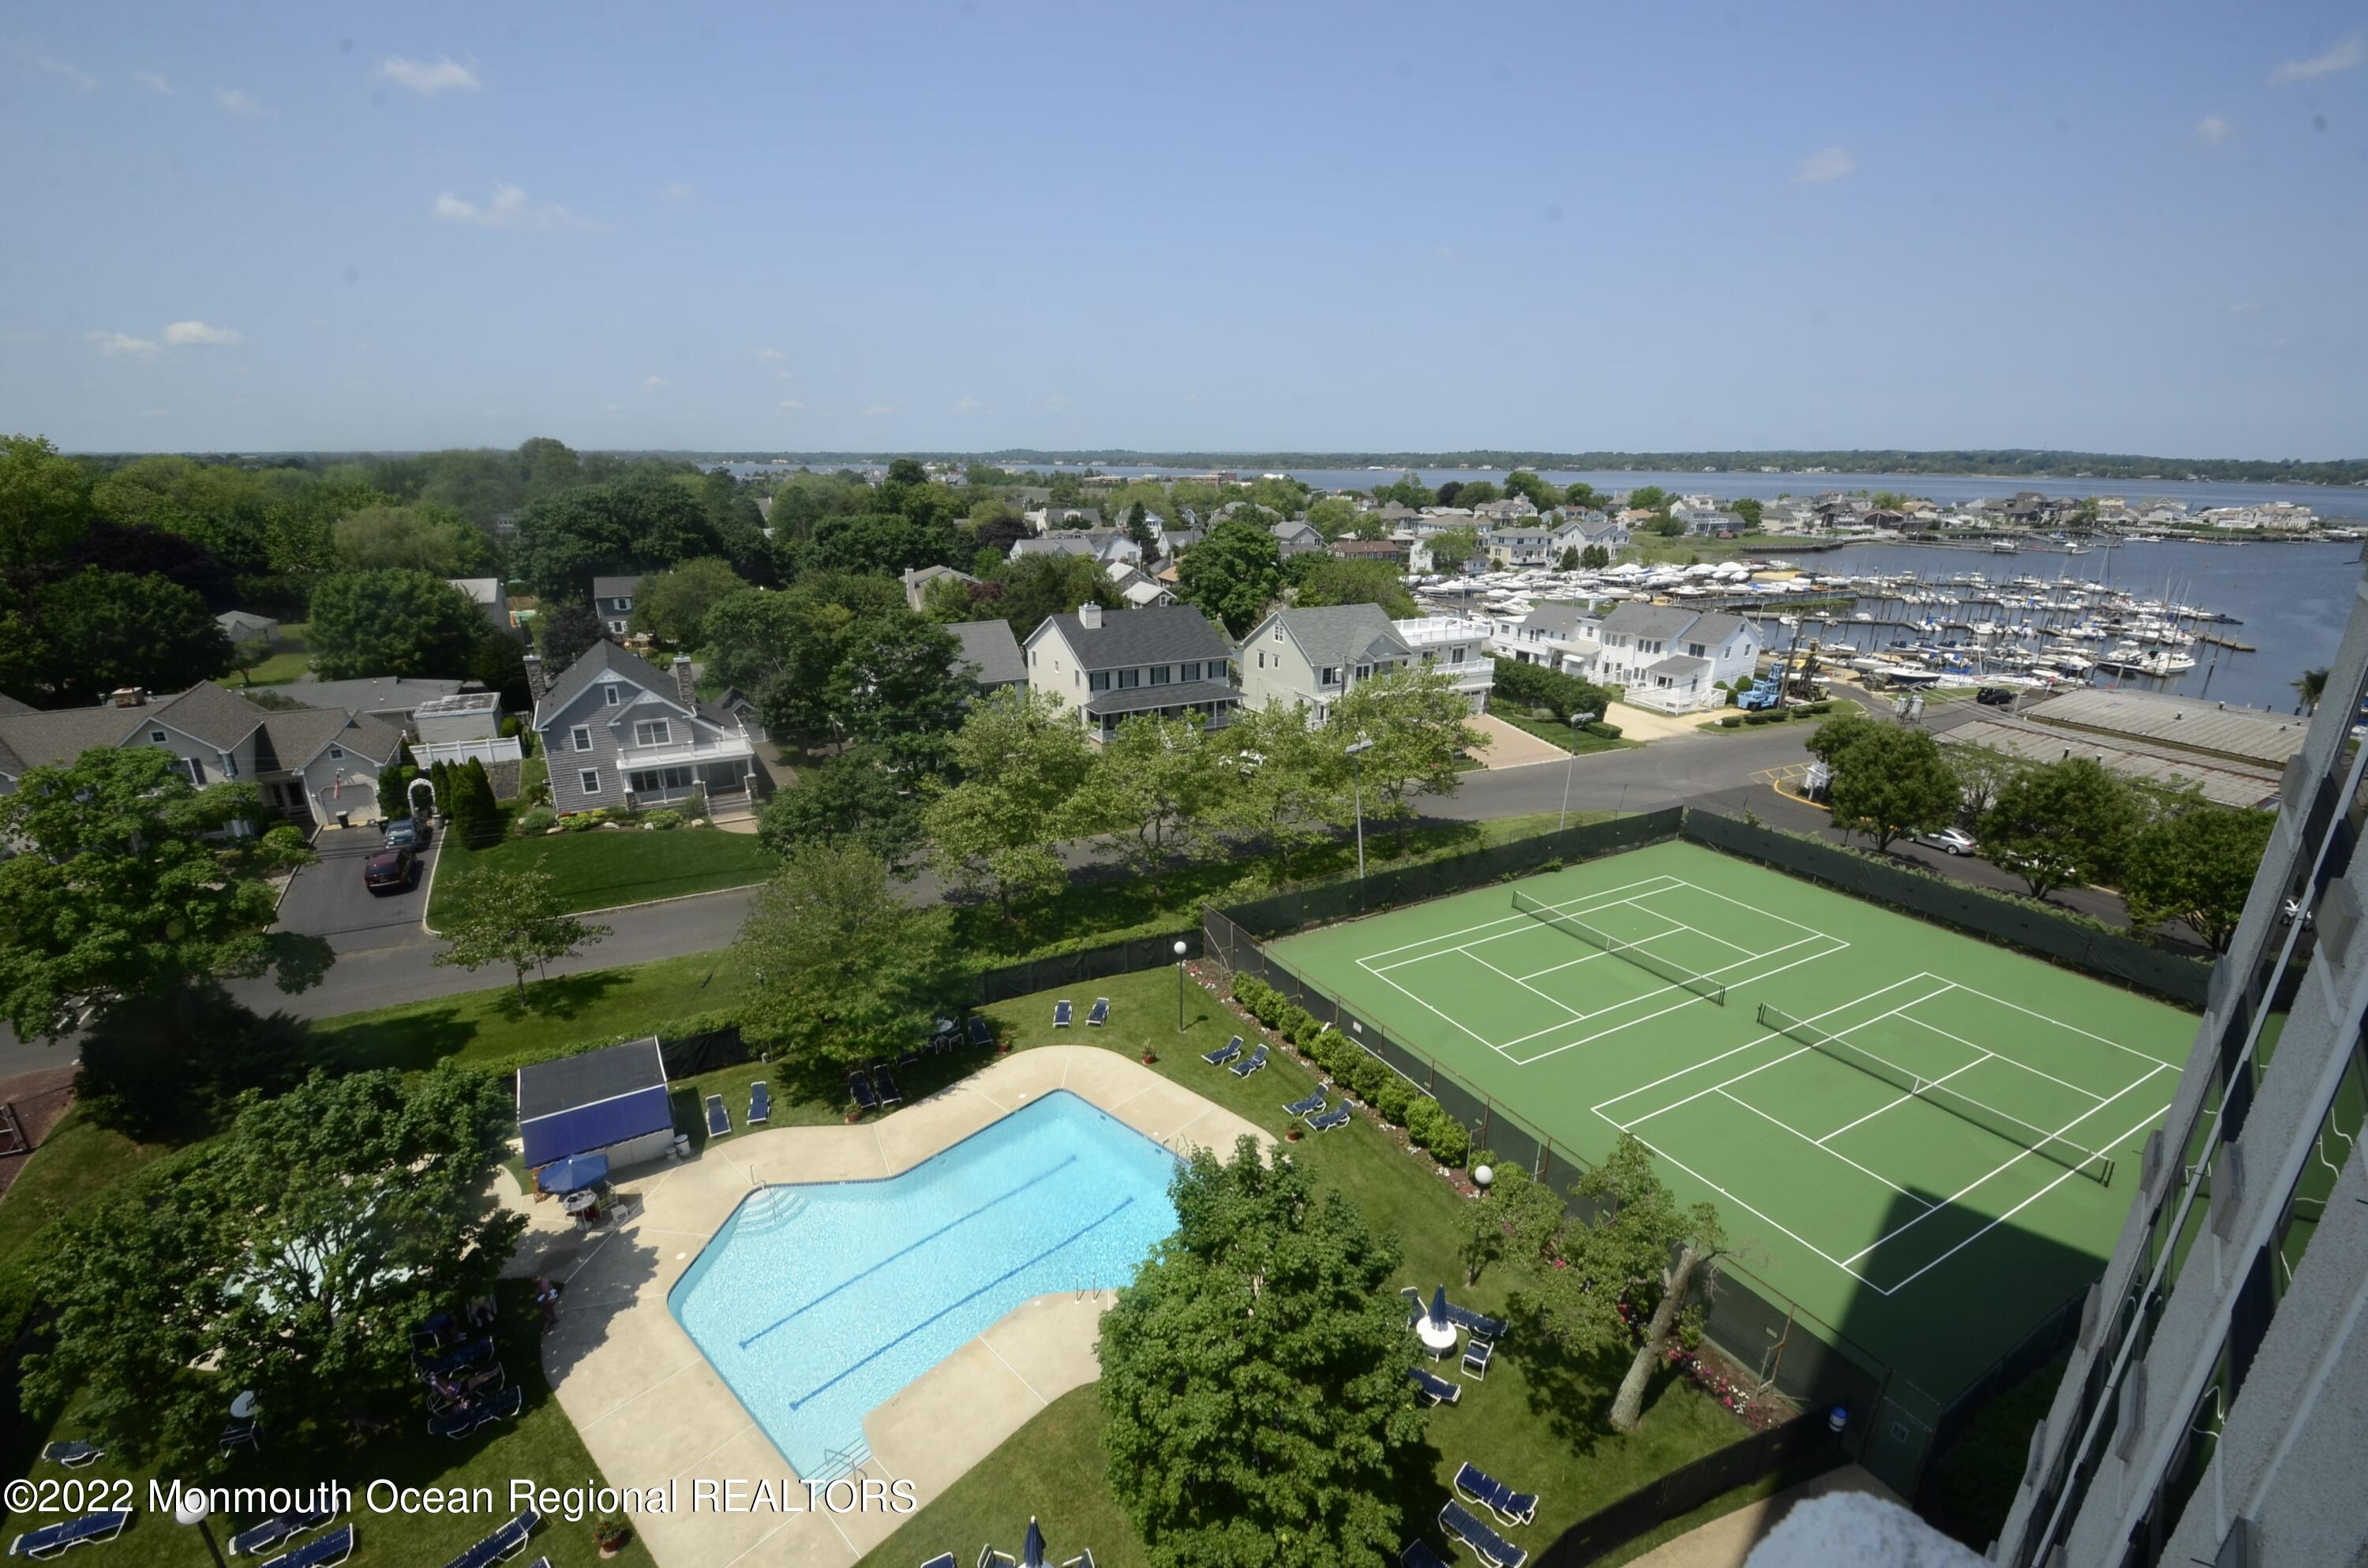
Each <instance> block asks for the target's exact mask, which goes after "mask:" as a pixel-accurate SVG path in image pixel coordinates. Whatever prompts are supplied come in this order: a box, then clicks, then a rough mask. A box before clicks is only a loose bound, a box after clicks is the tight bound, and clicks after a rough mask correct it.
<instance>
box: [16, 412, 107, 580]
mask: <svg viewBox="0 0 2368 1568" xmlns="http://www.w3.org/2000/svg"><path fill="white" fill-rule="evenodd" d="M90 519H91V504H90V481H89V480H88V479H87V478H85V476H84V474H83V471H82V465H81V464H80V463H78V462H76V461H74V460H73V459H72V458H69V457H64V456H62V455H61V454H60V453H59V451H58V449H57V448H55V447H53V446H51V444H50V442H49V438H48V437H43V436H0V569H5V570H8V571H18V570H22V569H23V568H26V567H28V566H44V565H47V564H49V563H50V562H54V561H61V560H63V559H64V558H65V556H66V554H67V553H68V552H69V551H72V550H73V549H74V544H75V542H76V541H77V540H80V539H81V538H82V536H83V530H84V529H85V528H87V527H88V526H89V524H90Z"/></svg>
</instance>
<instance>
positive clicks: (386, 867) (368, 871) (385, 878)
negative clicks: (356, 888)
mask: <svg viewBox="0 0 2368 1568" xmlns="http://www.w3.org/2000/svg"><path fill="white" fill-rule="evenodd" d="M417 865H418V858H417V857H416V856H415V855H413V854H412V852H411V851H410V850H408V849H381V850H380V851H379V852H378V853H377V854H375V855H373V856H371V857H370V858H369V859H367V860H365V861H363V862H362V886H364V887H366V888H368V889H370V892H402V891H403V890H404V889H405V888H408V887H409V886H410V885H411V873H412V872H413V870H414V869H416V867H417Z"/></svg>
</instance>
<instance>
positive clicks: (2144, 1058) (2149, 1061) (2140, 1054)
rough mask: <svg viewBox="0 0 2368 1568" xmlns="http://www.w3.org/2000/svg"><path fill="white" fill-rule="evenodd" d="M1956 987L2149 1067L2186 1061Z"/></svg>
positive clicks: (1984, 993) (1977, 992) (1987, 995)
mask: <svg viewBox="0 0 2368 1568" xmlns="http://www.w3.org/2000/svg"><path fill="white" fill-rule="evenodd" d="M1958 989H1960V990H1962V991H1964V992H1965V993H1966V994H1968V995H1973V996H1979V997H1980V998H1982V999H1983V1000H1984V1001H1986V1002H1995V1003H1997V1004H1998V1006H2001V1007H2012V1008H2013V1009H2014V1010H2015V1011H2016V1012H2018V1013H2021V1014H2022V1015H2023V1016H2024V1017H2031V1018H2037V1019H2038V1020H2039V1021H2040V1022H2041V1023H2043V1024H2054V1025H2055V1027H2056V1028H2059V1029H2070V1030H2071V1031H2072V1032H2073V1033H2074V1034H2077V1035H2087V1036H2088V1038H2089V1039H2090V1040H2095V1041H2096V1042H2097V1043H2098V1044H2100V1045H2110V1046H2112V1048H2113V1049H2114V1050H2115V1051H2128V1052H2129V1053H2130V1054H2131V1055H2132V1056H2135V1057H2136V1058H2137V1059H2138V1060H2139V1061H2141V1062H2145V1063H2146V1065H2147V1066H2149V1067H2179V1066H2182V1065H2184V1064H2185V1062H2186V1059H2185V1058H2184V1057H2182V1058H2180V1060H2179V1061H2178V1062H2165V1061H2164V1060H2163V1059H2162V1058H2161V1057H2159V1056H2149V1055H2147V1054H2146V1052H2145V1051H2140V1050H2139V1049H2138V1048H2137V1047H2136V1046H2134V1045H2123V1043H2122V1042H2121V1041H2120V1040H2107V1039H2106V1038H2105V1037H2104V1036H2103V1035H2100V1034H2092V1033H2090V1032H2089V1030H2087V1029H2084V1028H2081V1027H2080V1026H2079V1025H2078V1024H2067V1023H2066V1022H2065V1021H2064V1020H2063V1019H2061V1018H2055V1017H2049V1016H2048V1015H2046V1014H2045V1013H2040V1012H2034V1011H2032V1009H2031V1008H2029V1007H2026V1006H2022V1004H2021V1003H2020V1002H2009V1001H2008V1000H2007V999H2006V998H2005V997H2003V996H1993V995H1991V994H1989V993H1988V992H1987V991H1976V990H1975V989H1974V988H1973V987H1972V986H1970V985H1965V986H1960V987H1959V988H1958ZM2153 1076H2154V1074H2152V1073H2148V1074H2146V1077H2148V1078H2151V1077H2153ZM2139 1081H2140V1082H2141V1083H2143V1082H2145V1079H2140V1080H2139ZM2114 1097H2115V1098H2117V1099H2118V1098H2119V1097H2120V1096H2114Z"/></svg>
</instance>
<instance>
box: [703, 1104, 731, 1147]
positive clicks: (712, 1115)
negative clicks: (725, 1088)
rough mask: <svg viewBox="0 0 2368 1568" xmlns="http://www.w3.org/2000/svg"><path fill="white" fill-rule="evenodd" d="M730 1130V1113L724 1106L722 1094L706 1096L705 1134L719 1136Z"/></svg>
mask: <svg viewBox="0 0 2368 1568" xmlns="http://www.w3.org/2000/svg"><path fill="white" fill-rule="evenodd" d="M730 1131H732V1113H731V1112H730V1111H729V1110H727V1109H725V1108H724V1106H723V1096H722V1095H710V1096H707V1135H708V1136H709V1137H710V1138H721V1137H723V1135H724V1134H725V1133H728V1132H730Z"/></svg>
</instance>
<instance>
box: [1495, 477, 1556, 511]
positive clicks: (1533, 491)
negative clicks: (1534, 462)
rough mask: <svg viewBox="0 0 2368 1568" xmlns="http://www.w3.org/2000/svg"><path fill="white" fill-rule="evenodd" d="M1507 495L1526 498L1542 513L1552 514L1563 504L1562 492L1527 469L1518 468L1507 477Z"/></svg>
mask: <svg viewBox="0 0 2368 1568" xmlns="http://www.w3.org/2000/svg"><path fill="white" fill-rule="evenodd" d="M1505 494H1508V495H1519V496H1522V497H1524V498H1525V499H1527V500H1528V502H1529V503H1530V505H1531V506H1535V507H1536V508H1537V509H1538V510H1539V511H1541V512H1551V511H1553V510H1554V508H1555V507H1556V506H1561V505H1562V504H1563V492H1562V491H1560V490H1558V489H1556V488H1555V487H1554V486H1553V485H1551V484H1548V483H1546V482H1545V481H1544V480H1543V479H1540V478H1539V477H1538V476H1537V473H1536V472H1535V471H1533V470H1531V469H1526V468H1517V469H1515V470H1514V471H1513V472H1510V473H1508V474H1507V475H1506V476H1505Z"/></svg>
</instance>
